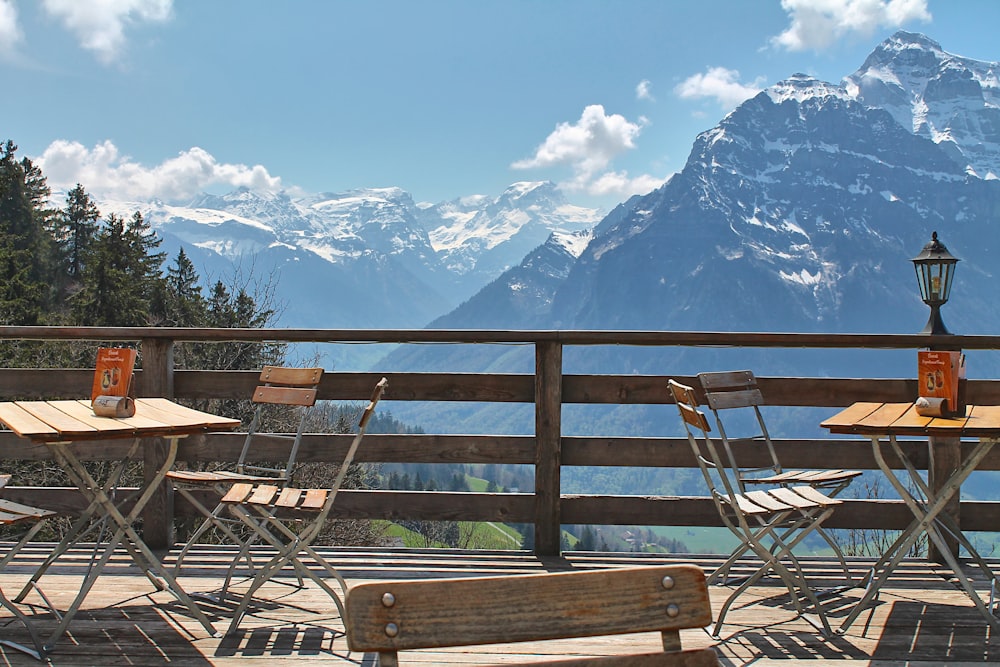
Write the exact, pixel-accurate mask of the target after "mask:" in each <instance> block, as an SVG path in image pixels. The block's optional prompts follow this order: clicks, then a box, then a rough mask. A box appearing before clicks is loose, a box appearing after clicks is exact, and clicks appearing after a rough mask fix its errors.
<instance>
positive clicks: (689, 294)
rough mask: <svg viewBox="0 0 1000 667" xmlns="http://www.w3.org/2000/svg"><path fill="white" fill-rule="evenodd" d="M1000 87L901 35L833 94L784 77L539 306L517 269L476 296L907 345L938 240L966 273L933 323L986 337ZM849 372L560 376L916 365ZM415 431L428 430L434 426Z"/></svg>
mask: <svg viewBox="0 0 1000 667" xmlns="http://www.w3.org/2000/svg"><path fill="white" fill-rule="evenodd" d="M998 71H1000V65H998V64H997V63H990V62H980V61H974V60H970V59H967V58H961V57H958V56H954V55H951V54H948V53H947V52H945V51H944V50H943V49H942V48H941V47H940V46H939V45H938V44H937V43H935V42H933V41H932V40H930V39H928V38H927V37H924V36H922V35H916V34H912V33H905V32H900V33H897V34H895V35H893V36H892V37H891V38H889V39H887V40H886V41H885V42H884V43H882V44H881V45H880V46H879V47H878V48H877V49H876V50H875V51H874V52H873V53H872V55H871V56H870V57H869V58H868V59H867V60H866V61H865V63H864V64H863V65H862V66H861V67H860V68H859V69H858V70H857V71H856V72H854V73H853V74H851V75H849V76H847V77H846V78H845V79H844V80H843V82H841V83H840V84H834V83H828V82H824V81H820V80H817V79H815V78H813V77H809V76H806V75H803V74H794V75H792V76H790V77H789V78H787V79H786V80H784V81H781V82H780V83H778V84H776V85H774V86H772V87H771V88H769V89H767V90H765V91H763V92H761V93H760V94H758V95H757V96H755V97H754V98H752V99H749V100H747V101H746V102H744V103H743V104H741V105H740V106H739V107H738V108H736V109H735V110H734V111H732V112H731V113H730V114H729V115H727V116H726V117H725V118H723V119H722V120H721V122H720V123H719V124H718V125H717V126H716V127H714V128H712V129H710V130H708V131H706V132H703V133H702V134H700V135H699V136H698V137H697V138H696V139H695V141H694V144H693V146H692V150H691V153H690V155H689V157H688V160H687V162H686V164H685V166H684V168H683V169H682V170H681V171H680V172H679V173H677V174H675V175H674V176H673V177H671V179H670V180H669V181H668V182H667V183H665V184H664V185H663V186H661V187H660V188H659V189H657V190H655V191H653V192H651V193H649V194H647V195H645V196H641V197H634V198H633V199H631V200H629V202H627V203H625V204H623V205H622V206H620V207H619V208H618V209H616V210H615V211H613V212H612V213H611V214H609V215H608V217H607V218H606V219H605V220H604V221H602V222H601V223H600V224H599V225H598V226H597V227H596V228H595V235H594V238H593V240H592V241H591V242H590V243H589V245H588V247H587V248H586V250H585V251H584V252H583V253H582V254H581V255H580V256H579V258H578V259H577V260H576V261H575V262H573V264H572V266H571V267H570V269H569V271H568V272H567V274H566V277H565V278H564V279H562V280H561V281H560V282H559V283H558V284H554V283H553V282H551V281H550V282H549V283H548V285H547V290H546V292H545V293H544V294H540V297H539V299H538V300H537V301H534V302H532V301H530V300H528V299H524V298H521V299H514V298H513V293H514V291H515V289H516V287H517V286H518V285H521V284H528V283H530V280H529V278H528V277H527V276H525V275H519V276H517V280H513V279H512V278H513V277H514V275H513V272H509V273H508V274H506V275H504V276H502V277H501V278H500V279H498V280H497V281H496V282H495V283H494V284H493V285H491V286H490V287H489V288H487V289H488V290H496V289H497V285H507V286H508V287H507V291H508V294H507V295H506V296H505V295H503V294H493V295H492V297H491V298H492V300H493V301H494V302H497V303H507V304H512V305H516V306H517V307H518V310H517V312H515V313H512V314H511V315H510V322H511V325H510V326H512V327H518V326H522V325H524V323H529V324H528V326H531V327H533V328H561V329H651V330H658V329H662V330H681V331H684V330H704V331H800V332H812V331H816V332H856V333H879V332H891V333H917V332H919V331H920V330H921V329H922V328H923V326H924V324H925V322H926V321H927V316H928V312H929V311H928V308H927V306H926V305H924V304H923V303H922V302H921V301H920V297H919V292H918V289H917V283H916V278H915V274H914V270H913V265H912V263H911V262H910V260H911V259H912V258H913V257H914V256H916V255H917V253H919V252H920V250H921V248H922V247H923V246H924V244H926V243H927V242H928V241H929V240H930V238H931V234H932V232H934V231H937V232H938V233H939V235H940V238H941V240H942V241H943V242H944V243H945V244H946V245H947V247H948V248H949V250H950V251H951V252H952V253H953V254H954V255H956V256H957V257H959V258H960V259H961V262H960V263H959V265H958V268H957V271H956V284H955V287H954V289H953V291H952V295H951V300H950V301H949V303H948V304H947V305H945V307H944V308H943V309H942V314H943V317H944V320H945V322H946V324H947V326H948V327H949V328H950V330H951V331H953V332H956V333H968V334H990V333H995V332H996V331H998V330H1000V307H998V303H997V300H998V296H997V295H998V294H1000V273H998V272H997V270H996V268H995V266H996V258H997V256H998V254H997V252H998V249H1000V248H998V245H1000V227H998V225H1000V180H998V179H997V177H996V176H997V175H998V174H1000V171H998V167H997V165H998V164H1000V116H998V115H997V114H1000V96H998V87H1000V84H998V80H997V76H996V75H995V72H998ZM522 268H523V267H519V269H522ZM553 290H554V292H553ZM485 293H486V290H484V294H485ZM523 294H524V293H523V292H522V296H523ZM478 298H479V297H478V296H477V297H474V298H473V299H472V300H470V303H473V302H475V301H476V299H478ZM461 313H462V309H459V310H456V311H455V312H454V313H453V314H451V315H449V316H447V317H445V318H442V319H441V320H438V322H447V324H448V326H450V327H463V326H464V327H470V328H475V327H477V326H479V325H478V323H477V320H478V318H480V317H481V316H482V314H481V312H480V311H479V310H478V309H477V310H474V311H471V312H470V316H469V317H467V318H460V317H458V315H460V314H461ZM447 353H448V352H447V350H433V349H425V350H419V351H412V352H410V353H408V354H406V355H405V356H404V355H403V354H394V355H392V357H391V358H390V359H389V361H391V362H393V363H394V364H397V365H398V368H400V369H401V370H406V369H421V370H426V369H428V368H434V367H442V366H443V365H445V366H446V365H448V364H449V363H452V360H446V359H442V358H441V355H443V354H447ZM481 354H482V355H483V356H482V358H481V359H479V360H478V362H476V361H475V360H472V359H469V358H468V356H467V355H466V356H465V357H464V358H463V359H462V360H461V361H462V363H463V364H464V365H463V366H462V368H463V370H468V371H476V370H480V369H481V368H496V367H497V365H498V362H499V359H500V358H501V357H502V358H503V361H502V364H503V367H504V368H505V369H507V370H510V369H513V368H518V369H519V371H520V372H530V369H531V361H532V360H531V357H530V354H528V353H523V354H521V355H520V357H519V360H518V361H517V362H516V363H515V361H514V360H513V359H512V357H511V353H510V352H509V351H506V350H483V351H482V352H481ZM434 355H437V356H436V357H435V356H434ZM612 355H614V359H613V360H612V359H611V357H612ZM847 357H849V358H847V359H845V355H838V354H834V353H831V352H827V351H824V350H796V351H778V352H774V353H763V352H759V351H755V350H748V349H741V350H684V351H682V352H681V353H678V351H668V352H666V353H663V352H662V351H652V350H646V349H621V350H619V349H600V348H588V349H586V350H584V351H582V352H581V351H579V350H568V351H567V352H566V354H565V356H564V363H565V364H566V367H567V369H568V370H569V371H570V372H590V371H594V372H623V371H626V372H652V373H665V372H676V373H695V372H699V371H701V370H710V369H711V367H713V366H716V367H718V368H720V369H723V368H733V367H736V366H735V365H734V364H736V365H739V367H750V368H755V369H757V370H758V372H761V373H764V374H767V373H771V374H782V373H788V374H792V375H795V374H802V375H815V374H824V373H826V374H830V375H848V376H849V375H851V374H854V373H857V374H859V376H863V375H871V374H882V373H886V374H889V376H894V377H907V376H910V375H912V372H913V368H912V365H913V363H915V362H914V360H913V359H912V355H911V354H909V353H907V354H894V353H891V352H889V351H879V352H878V354H872V355H871V356H867V355H865V354H863V353H858V352H856V351H855V352H854V353H853V354H850V355H847ZM517 364H520V366H517ZM969 372H970V375H973V376H975V375H979V376H980V377H983V376H987V375H990V374H993V375H995V374H996V373H997V372H1000V363H998V362H997V360H996V359H993V358H992V357H991V356H989V355H977V354H976V353H971V354H970V370H969ZM980 374H981V375H980ZM400 416H401V417H404V418H405V417H406V415H403V414H402V413H401V415H400ZM449 416H450V417H452V418H453V417H454V415H449ZM421 419H422V420H424V421H425V422H426V423H427V424H428V426H429V427H430V428H434V427H437V426H439V424H438V423H437V422H436V421H433V414H432V413H429V412H424V413H423V414H422V415H421ZM470 420H471V421H470V423H477V424H481V425H482V426H483V427H484V428H485V427H495V426H497V425H496V424H482V421H483V420H482V418H481V416H479V415H476V416H473V417H470ZM630 423H632V424H633V425H632V426H629V428H634V423H633V422H630ZM528 427H529V428H530V423H528Z"/></svg>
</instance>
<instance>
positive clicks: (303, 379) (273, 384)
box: [253, 366, 323, 407]
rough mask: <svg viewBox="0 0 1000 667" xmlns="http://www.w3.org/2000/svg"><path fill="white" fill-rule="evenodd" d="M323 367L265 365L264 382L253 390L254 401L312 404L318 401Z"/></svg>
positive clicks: (262, 374) (261, 375)
mask: <svg viewBox="0 0 1000 667" xmlns="http://www.w3.org/2000/svg"><path fill="white" fill-rule="evenodd" d="M322 378H323V369H322V368H288V367H284V366H264V369H263V370H262V371H261V372H260V381H261V382H263V383H264V384H262V385H260V386H259V387H257V388H256V389H255V390H254V392H253V402H254V403H274V404H277V405H301V406H306V407H308V406H312V405H313V404H315V403H316V392H317V386H318V385H319V381H320V380H321V379H322Z"/></svg>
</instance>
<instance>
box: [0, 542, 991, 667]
mask: <svg viewBox="0 0 1000 667" xmlns="http://www.w3.org/2000/svg"><path fill="white" fill-rule="evenodd" d="M2 548H3V545H2V544H0V549H2ZM49 548H50V545H44V544H39V545H31V546H30V547H29V548H28V549H27V550H26V551H25V552H23V553H22V554H20V555H19V557H18V558H17V559H16V560H15V561H14V563H12V564H11V566H10V567H9V569H8V570H6V571H5V572H4V573H3V574H2V575H0V585H2V586H3V587H4V589H5V591H7V592H8V593H10V592H11V591H12V590H14V589H15V588H16V585H17V584H18V583H21V582H23V581H25V580H26V578H27V577H28V576H29V574H30V572H31V571H33V569H34V567H35V566H36V565H37V564H38V562H40V560H41V559H42V558H44V555H45V554H46V553H47V550H48V549H49ZM260 551H261V552H262V553H261V554H260V555H261V556H263V555H264V553H266V551H267V550H266V549H263V548H260ZM176 553H177V552H176V550H175V551H172V552H171V553H170V554H168V555H167V556H166V557H165V563H166V564H167V565H168V566H169V565H171V564H172V559H173V557H174V556H175V555H176ZM321 553H323V554H324V557H327V558H329V560H330V561H331V562H332V563H334V564H335V565H336V566H337V567H338V569H339V570H340V571H341V573H342V574H343V575H344V576H345V577H346V578H347V581H348V584H349V585H353V584H355V583H358V582H361V581H371V580H377V579H398V578H407V577H414V578H417V577H456V576H462V577H465V576H483V575H494V574H504V573H529V572H541V571H566V570H574V569H581V568H600V567H627V566H634V565H638V564H644V563H645V564H650V565H653V564H664V563H676V562H694V563H697V564H698V565H700V566H701V567H703V568H704V569H706V571H709V570H711V569H714V567H716V566H718V565H719V564H720V563H721V562H722V560H723V557H722V556H720V555H687V554H678V555H662V554H627V553H594V552H570V553H567V554H565V555H564V556H563V557H559V558H538V557H536V556H534V555H532V554H529V553H526V552H518V551H514V552H477V551H462V550H434V549H402V548H386V549H374V548H372V549H366V548H348V547H323V548H321ZM233 555H234V550H233V549H232V548H231V547H227V546H211V545H205V546H204V547H202V546H199V547H196V548H195V550H194V551H193V552H192V553H191V554H190V555H188V556H187V558H186V559H185V567H184V569H183V570H182V572H181V577H180V581H181V584H182V585H183V586H184V587H185V589H186V590H188V591H189V592H194V591H210V590H213V589H215V588H216V587H217V586H218V585H220V584H221V582H222V578H223V577H224V575H225V569H226V568H227V567H228V565H229V563H230V562H232V558H233ZM88 556H89V553H88V552H87V551H86V550H85V549H76V550H73V551H71V552H70V554H68V555H67V557H66V558H65V559H62V560H60V561H59V562H58V563H57V564H56V565H55V566H54V567H53V569H52V570H51V571H50V573H49V574H48V575H47V576H46V577H45V578H44V579H43V585H44V588H45V591H46V593H48V594H49V595H50V596H52V598H53V600H54V601H55V602H56V604H57V605H60V606H64V605H65V604H66V603H67V601H68V600H69V599H71V598H72V596H73V594H74V593H75V592H76V590H78V588H79V583H80V580H81V577H82V576H83V573H84V571H85V567H86V562H87V557H88ZM130 562H131V561H130V560H129V558H128V556H127V554H126V553H124V551H122V552H121V553H116V554H115V556H114V558H113V559H112V562H111V564H110V565H109V566H108V570H107V574H106V575H105V576H103V577H102V578H101V579H100V580H99V581H98V583H97V585H96V586H95V588H94V592H93V594H92V596H91V597H89V598H88V599H87V601H86V602H85V604H84V608H83V611H81V613H80V615H79V616H78V617H77V620H76V621H75V622H74V623H73V625H72V626H71V630H72V637H71V638H66V639H64V640H63V642H62V643H60V645H59V648H58V649H57V650H56V652H55V653H54V654H53V656H52V660H53V664H54V665H58V666H60V667H76V666H78V665H80V666H82V665H95V664H99V665H102V666H106V667H116V666H118V665H136V664H139V665H167V664H183V665H195V666H198V665H203V666H206V667H209V666H213V667H214V666H217V667H248V666H250V667H252V666H253V665H255V664H256V665H260V666H261V667H264V666H265V665H284V664H291V663H292V662H295V663H308V664H309V665H317V666H322V667H327V666H329V667H333V666H338V667H348V666H351V665H353V666H356V667H357V666H362V665H372V664H373V662H372V661H371V657H370V656H364V655H358V654H352V653H351V652H350V651H348V649H347V646H346V640H345V639H344V637H343V634H342V631H343V626H342V625H341V622H340V619H339V617H338V616H337V612H336V608H335V606H334V605H333V604H332V603H331V602H330V600H329V598H327V597H326V595H325V594H324V593H322V591H320V589H319V588H318V587H316V586H315V585H309V586H307V587H306V588H305V589H302V590H298V589H296V588H295V587H294V586H291V585H288V584H293V583H294V581H295V579H294V576H293V575H292V573H291V571H288V572H287V577H282V578H281V581H282V582H283V583H274V584H268V585H267V586H266V587H265V589H264V591H263V598H264V599H265V600H272V601H274V603H270V604H268V603H265V604H262V605H260V606H259V607H254V608H253V609H252V612H253V613H252V614H251V615H250V616H249V617H248V619H247V621H246V622H245V623H244V625H243V627H242V629H241V632H240V633H238V634H237V635H234V636H230V637H224V638H212V637H207V636H206V634H207V633H205V632H204V630H203V629H202V628H201V626H200V625H199V624H198V623H197V622H196V621H195V620H194V619H193V618H191V617H190V615H189V614H188V613H187V612H186V611H185V610H183V608H182V607H181V606H180V605H178V604H177V603H175V602H174V601H173V598H172V597H171V596H170V594H169V593H164V592H156V591H154V590H153V589H152V586H151V585H150V584H149V581H148V580H147V579H145V577H143V576H142V575H141V574H140V573H139V572H138V570H137V569H136V568H135V567H134V566H132V565H131V564H130ZM991 562H995V561H991ZM850 563H851V569H852V573H853V574H855V576H856V577H857V578H860V577H861V576H862V574H863V573H864V572H865V571H866V569H867V568H868V567H869V566H870V565H871V559H851V561H850ZM803 564H804V566H805V568H806V572H807V574H808V575H809V576H810V577H812V578H816V580H817V582H818V584H820V585H823V584H824V583H827V582H832V583H836V582H839V580H840V578H841V573H840V572H839V569H838V567H837V565H836V563H834V562H833V561H830V560H827V559H822V558H806V559H804V560H803ZM998 565H1000V563H998ZM752 568H753V564H752V563H751V562H750V561H746V562H743V563H740V564H739V565H738V566H737V570H739V569H746V570H748V571H749V570H750V569H752ZM977 585H978V586H979V587H980V588H982V587H983V586H985V582H983V581H977ZM236 586H237V588H236V590H238V591H239V590H243V589H244V588H245V586H246V581H245V580H239V581H238V582H237V584H236ZM728 590H729V589H727V588H722V587H718V586H712V587H710V589H709V593H710V596H711V599H712V602H713V607H714V608H715V610H716V612H717V611H718V608H719V606H720V605H721V603H722V601H723V600H724V599H725V597H726V592H727V591H728ZM860 594H861V593H860V591H859V590H856V589H852V590H849V591H846V592H845V593H843V594H840V595H838V596H835V597H832V598H830V599H828V600H827V601H826V602H825V603H824V604H825V606H826V608H827V610H828V611H829V613H830V614H831V617H832V621H833V622H836V619H837V618H839V617H842V616H843V615H844V614H846V613H847V611H848V610H849V609H850V603H851V601H852V600H854V599H857V597H859V596H860ZM750 602H754V604H749V603H750ZM498 603H499V601H498ZM200 604H201V605H202V608H203V609H204V610H205V611H206V613H209V614H210V615H211V617H212V618H213V619H219V620H218V621H217V622H216V624H217V625H218V626H220V629H224V628H225V622H226V618H227V613H228V612H229V611H231V609H232V605H233V604H234V601H233V600H231V599H230V600H227V601H226V603H225V604H222V605H214V604H211V603H209V602H203V603H200ZM7 620H9V613H8V612H6V611H0V633H2V634H3V636H4V637H5V638H6V637H7V636H8V633H13V634H16V633H17V632H18V629H17V628H16V626H15V625H14V624H10V625H3V622H5V621H7ZM993 634H995V633H991V632H990V631H989V629H988V628H987V625H986V623H985V622H984V621H983V619H982V617H981V616H979V614H978V612H977V611H976V610H975V609H974V608H973V607H972V605H971V603H970V602H969V600H968V599H967V598H966V597H965V595H964V594H963V593H962V592H961V591H959V590H958V589H957V588H956V587H955V585H954V584H952V583H950V582H949V581H948V580H947V579H946V578H945V577H943V576H942V572H941V571H940V570H939V569H938V568H937V566H934V565H931V564H928V563H925V562H923V561H920V560H908V561H906V562H904V563H903V564H902V566H901V567H900V569H899V571H898V573H897V575H896V576H894V577H892V578H891V579H890V580H889V582H888V583H887V584H886V586H885V587H884V588H883V590H882V594H881V599H880V601H879V603H878V604H877V605H875V606H874V607H873V608H872V609H871V610H870V611H865V612H863V613H862V614H861V617H860V618H859V620H858V621H857V622H856V623H855V624H854V625H853V626H852V627H851V628H850V630H848V632H847V633H846V634H844V635H843V636H838V637H835V638H832V639H829V640H824V639H822V637H821V636H820V635H819V634H818V633H817V632H816V630H815V629H814V628H813V627H812V626H811V625H809V624H808V623H807V622H805V621H804V620H801V619H798V618H796V616H795V614H794V611H793V609H792V606H791V604H790V602H789V600H788V597H787V593H786V592H785V591H784V589H783V588H782V587H780V586H778V585H777V584H776V582H775V581H773V580H768V581H767V582H766V585H762V586H755V587H753V588H752V589H751V590H750V592H749V593H747V594H746V595H745V596H743V597H741V598H740V600H739V602H738V604H737V605H736V608H734V609H733V610H732V611H730V613H729V615H728V616H727V623H726V625H725V626H724V628H723V635H722V638H721V641H716V640H713V639H712V638H711V637H709V635H708V634H707V633H705V632H703V631H684V632H682V641H683V642H684V645H685V646H687V647H691V648H698V647H705V646H715V647H716V648H717V650H718V651H719V653H720V654H721V655H722V657H723V658H724V659H725V660H726V661H727V662H726V663H725V664H731V665H745V664H748V663H751V662H752V663H753V664H754V665H755V666H756V665H772V667H773V666H774V665H778V664H779V661H780V665H781V667H796V665H798V663H802V664H803V665H805V664H806V661H808V667H823V666H830V665H837V664H841V663H842V661H848V660H850V661H852V664H863V665H871V666H874V667H890V666H898V665H900V664H907V665H927V667H930V665H935V666H936V667H939V666H940V665H942V664H948V665H955V664H967V665H985V664H991V663H996V662H998V661H1000V639H998V638H995V637H993V636H992V635H993ZM74 642H75V643H74ZM658 642H659V638H658V636H657V635H655V634H640V635H623V636H621V637H617V638H614V639H610V640H609V639H607V638H601V639H594V640H561V641H553V642H539V643H533V644H530V645H529V646H528V647H526V646H520V645H519V646H516V647H514V646H510V647H507V646H502V645H497V646H489V647H475V648H472V649H447V650H425V651H414V652H412V653H411V654H407V655H406V656H405V657H406V660H404V663H403V664H404V665H406V664H412V665H420V666H421V667H427V666H430V665H441V666H459V665H482V664H495V663H497V662H503V663H504V664H507V663H511V664H514V663H515V662H516V660H517V659H518V658H519V657H524V658H525V659H528V658H530V659H548V658H549V657H551V658H552V659H553V660H556V659H565V658H567V657H572V656H574V655H584V654H586V655H606V654H609V653H613V652H618V651H623V650H625V649H626V646H627V647H628V649H629V650H633V649H637V650H647V649H649V650H656V649H657V648H658V647H659V643H658ZM859 660H860V661H864V662H861V663H858V661H859ZM0 664H4V665H12V666H15V667H20V666H22V665H23V666H27V665H32V666H34V667H37V665H38V664H39V663H37V662H36V661H34V660H33V659H31V658H29V657H28V656H25V655H22V654H20V653H17V652H13V651H11V650H10V649H9V648H6V647H0ZM301 667H306V665H304V664H302V665H301Z"/></svg>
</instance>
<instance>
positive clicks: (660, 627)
mask: <svg viewBox="0 0 1000 667" xmlns="http://www.w3.org/2000/svg"><path fill="white" fill-rule="evenodd" d="M711 622H712V607H711V605H710V604H709V600H708V590H707V588H706V584H705V574H704V573H703V572H702V571H701V568H699V567H698V566H696V565H664V566H656V567H630V568H615V569H609V570H585V571H582V572H555V573H542V574H524V575H506V576H495V577H468V578H461V579H422V580H421V579H418V580H409V581H376V582H370V583H364V584H359V585H357V586H354V587H353V588H351V590H350V592H349V593H348V594H347V616H346V617H345V619H344V625H345V629H346V631H347V645H348V647H349V648H350V649H351V651H358V652H362V651H371V652H377V653H378V664H379V665H381V667H396V666H397V665H398V664H399V656H398V653H399V652H400V651H404V650H410V649H427V648H442V647H451V646H474V645H475V646H481V645H489V644H508V643H511V642H527V641H542V640H550V639H573V638H583V637H605V638H606V637H610V636H612V635H623V634H627V633H644V632H658V633H660V638H661V643H662V646H663V649H662V650H661V651H655V652H646V653H630V654H615V655H601V656H599V657H591V658H587V657H577V658H575V659H573V660H570V661H564V660H563V661H555V662H551V661H545V662H534V661H533V662H530V663H522V662H518V663H512V662H510V660H504V661H503V664H504V665H512V664H517V665H521V666H522V667H524V665H526V664H527V665H536V666H538V665H546V666H547V667H558V666H560V665H593V666H594V667H597V666H598V665H603V666H606V667H610V666H611V665H618V666H619V667H626V666H627V667H641V666H650V667H652V666H653V665H660V666H675V667H717V666H718V665H719V657H718V654H716V652H715V650H714V649H712V648H703V649H687V650H683V649H682V647H681V637H680V632H679V631H680V630H681V629H686V628H703V627H705V626H706V625H708V624H710V623H711ZM577 652H578V653H585V652H586V650H585V649H582V650H578V651H577ZM361 662H362V664H368V660H362V661H361ZM449 662H450V661H449ZM372 664H374V663H372ZM477 664H478V662H477Z"/></svg>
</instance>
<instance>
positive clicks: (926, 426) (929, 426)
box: [820, 403, 1000, 438]
mask: <svg viewBox="0 0 1000 667" xmlns="http://www.w3.org/2000/svg"><path fill="white" fill-rule="evenodd" d="M965 415H966V416H965V417H952V418H944V417H922V416H920V415H918V414H917V409H916V407H914V404H913V403H855V404H853V405H851V406H849V407H847V408H844V409H843V410H841V411H840V412H838V413H837V414H835V415H833V416H832V417H830V418H829V419H826V420H825V421H823V422H822V423H821V424H820V426H823V427H824V428H828V429H830V432H831V433H844V434H852V433H853V434H862V435H889V434H893V435H914V436H920V435H936V436H944V437H961V436H967V437H987V438H996V437H1000V405H970V406H968V409H967V410H966V413H965Z"/></svg>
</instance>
